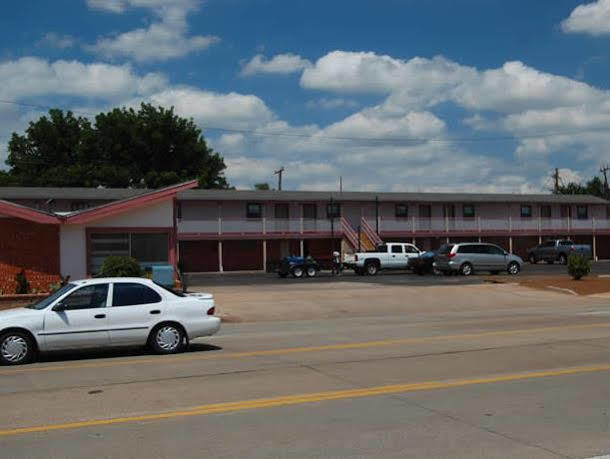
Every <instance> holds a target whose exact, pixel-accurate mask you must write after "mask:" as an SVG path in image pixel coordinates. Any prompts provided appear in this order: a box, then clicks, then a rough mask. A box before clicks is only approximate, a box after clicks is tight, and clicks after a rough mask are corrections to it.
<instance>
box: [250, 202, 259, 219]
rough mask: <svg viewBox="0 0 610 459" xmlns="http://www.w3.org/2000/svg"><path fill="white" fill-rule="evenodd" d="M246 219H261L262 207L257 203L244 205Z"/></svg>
mask: <svg viewBox="0 0 610 459" xmlns="http://www.w3.org/2000/svg"><path fill="white" fill-rule="evenodd" d="M246 217H247V218H263V205H262V204H260V203H258V202H249V203H248V204H246Z"/></svg>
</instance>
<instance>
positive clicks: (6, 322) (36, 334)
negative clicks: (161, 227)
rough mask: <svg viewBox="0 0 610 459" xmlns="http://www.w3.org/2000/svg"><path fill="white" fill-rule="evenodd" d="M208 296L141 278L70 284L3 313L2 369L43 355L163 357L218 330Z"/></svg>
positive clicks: (0, 332)
mask: <svg viewBox="0 0 610 459" xmlns="http://www.w3.org/2000/svg"><path fill="white" fill-rule="evenodd" d="M214 312H215V310H214V298H213V297H212V295H209V294H195V295H184V294H181V293H176V292H174V291H172V290H169V289H166V288H165V287H162V286H160V285H158V284H155V283H154V282H152V281H151V280H149V279H142V278H98V279H87V280H80V281H74V282H70V283H69V284H67V285H65V286H64V287H62V288H61V289H59V290H57V291H56V292H55V293H53V294H52V295H50V296H49V297H47V298H45V299H43V300H42V301H40V302H38V303H36V304H33V305H31V306H27V307H25V308H19V309H9V310H6V311H0V364H4V365H18V364H22V363H27V362H30V361H32V360H33V358H34V357H35V356H36V354H37V353H38V352H39V351H40V352H44V351H55V350H64V349H84V348H101V347H107V346H133V345H148V346H149V347H150V348H151V349H152V350H153V351H154V352H156V353H159V354H174V353H177V352H181V351H183V350H184V349H185V348H186V346H188V343H189V341H190V340H192V339H194V338H199V337H201V336H209V335H213V334H214V333H216V332H217V331H218V330H219V329H220V319H219V318H218V317H215V316H214Z"/></svg>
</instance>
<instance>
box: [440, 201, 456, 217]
mask: <svg viewBox="0 0 610 459" xmlns="http://www.w3.org/2000/svg"><path fill="white" fill-rule="evenodd" d="M443 217H445V218H455V204H445V205H444V206H443Z"/></svg>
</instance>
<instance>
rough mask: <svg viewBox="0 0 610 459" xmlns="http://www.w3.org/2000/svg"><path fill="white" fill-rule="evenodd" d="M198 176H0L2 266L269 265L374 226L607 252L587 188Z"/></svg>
mask: <svg viewBox="0 0 610 459" xmlns="http://www.w3.org/2000/svg"><path fill="white" fill-rule="evenodd" d="M196 186H197V184H196V182H188V183H184V184H180V185H175V186H172V187H168V188H164V189H161V190H152V191H151V190H142V189H103V188H23V187H5V188H0V236H1V237H0V241H1V242H0V247H1V250H0V266H4V267H5V268H6V269H8V268H10V267H12V268H13V269H20V268H26V269H29V270H32V271H38V272H43V273H52V274H62V275H70V276H71V277H72V278H81V277H86V276H89V275H92V274H94V273H95V272H96V271H97V270H98V269H99V267H100V266H101V263H102V262H103V260H104V258H105V257H107V256H109V255H112V254H118V255H130V256H133V257H134V258H136V259H137V260H138V261H140V262H141V263H142V264H144V265H150V264H156V263H164V264H167V263H169V264H172V265H174V266H177V265H178V263H180V264H181V266H182V268H183V269H184V271H186V272H223V271H244V270H264V269H265V267H266V266H268V265H269V264H271V263H273V262H277V261H278V260H279V259H280V258H281V257H283V256H285V255H288V254H303V255H312V256H314V257H315V258H318V259H320V260H321V261H322V262H324V261H326V260H328V259H329V258H330V256H331V253H332V251H333V250H336V249H340V250H343V251H349V250H354V249H358V246H361V245H362V244H365V241H363V234H364V235H366V234H369V235H370V234H371V232H372V233H373V236H372V237H369V238H368V239H367V238H365V239H367V241H366V243H370V240H371V239H374V238H375V237H377V235H378V237H379V238H380V239H382V240H384V241H408V242H413V243H415V244H416V245H417V246H419V247H420V248H421V249H428V250H429V249H435V248H437V247H439V246H440V244H442V243H445V242H448V241H453V242H459V241H473V240H474V241H478V240H480V241H489V242H493V243H496V244H499V245H501V246H502V247H504V248H506V249H507V250H509V251H511V252H514V253H517V254H519V255H521V256H525V255H526V251H527V249H528V248H529V247H532V246H534V245H536V244H538V243H539V242H540V241H541V240H543V239H546V238H554V237H561V238H563V237H569V238H571V239H573V240H575V241H577V242H579V243H587V244H591V245H592V247H593V252H594V257H595V258H596V259H610V202H608V201H605V200H603V199H600V198H597V197H593V196H582V195H552V194H528V195H525V194H470V193H372V192H352V191H350V192H318V191H316V192H310V191H239V190H237V191H235V190H200V189H195V187H196ZM365 245H366V244H365ZM360 248H362V247H360Z"/></svg>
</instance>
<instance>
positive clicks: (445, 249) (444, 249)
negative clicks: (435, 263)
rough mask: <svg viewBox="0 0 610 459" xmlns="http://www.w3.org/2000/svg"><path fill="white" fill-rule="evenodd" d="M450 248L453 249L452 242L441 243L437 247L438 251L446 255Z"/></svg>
mask: <svg viewBox="0 0 610 459" xmlns="http://www.w3.org/2000/svg"><path fill="white" fill-rule="evenodd" d="M451 249H453V244H443V245H441V248H440V249H438V253H440V254H442V255H446V254H448V253H451Z"/></svg>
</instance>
